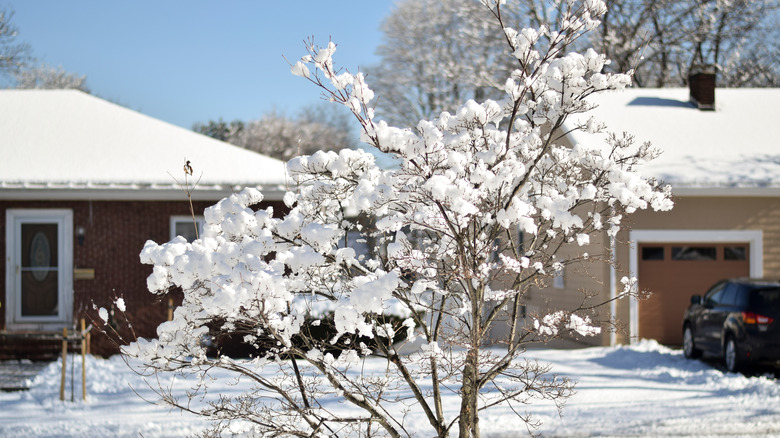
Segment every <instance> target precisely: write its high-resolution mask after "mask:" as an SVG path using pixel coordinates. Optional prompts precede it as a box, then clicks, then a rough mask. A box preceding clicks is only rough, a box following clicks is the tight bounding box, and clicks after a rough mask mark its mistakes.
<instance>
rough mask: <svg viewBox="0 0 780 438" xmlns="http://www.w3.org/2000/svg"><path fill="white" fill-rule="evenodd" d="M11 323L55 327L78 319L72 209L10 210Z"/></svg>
mask: <svg viewBox="0 0 780 438" xmlns="http://www.w3.org/2000/svg"><path fill="white" fill-rule="evenodd" d="M6 221H7V222H6V255H7V258H6V261H7V264H6V297H5V298H6V304H7V305H6V322H7V326H8V329H10V330H14V329H39V330H44V329H56V328H60V327H62V326H64V325H66V324H69V323H70V322H71V321H72V320H73V240H72V236H73V212H72V211H71V210H43V209H41V210H37V209H36V210H26V209H25V210H22V209H10V210H7V213H6Z"/></svg>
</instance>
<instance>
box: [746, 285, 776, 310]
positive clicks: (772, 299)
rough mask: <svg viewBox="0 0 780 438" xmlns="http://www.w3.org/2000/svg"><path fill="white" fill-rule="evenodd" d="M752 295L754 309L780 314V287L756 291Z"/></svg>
mask: <svg viewBox="0 0 780 438" xmlns="http://www.w3.org/2000/svg"><path fill="white" fill-rule="evenodd" d="M751 295H752V296H751V304H752V306H751V307H753V308H754V309H756V310H758V309H763V310H771V311H775V312H780V287H773V288H760V289H754V290H753V293H752V294H751Z"/></svg>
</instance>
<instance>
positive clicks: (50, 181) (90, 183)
mask: <svg viewBox="0 0 780 438" xmlns="http://www.w3.org/2000/svg"><path fill="white" fill-rule="evenodd" d="M0 153H2V159H0V199H2V198H5V199H9V198H12V199H28V198H41V197H43V196H56V197H59V198H62V197H72V198H76V199H82V198H89V199H128V198H133V199H179V198H181V197H182V195H183V193H182V191H181V188H180V187H179V185H178V184H177V182H176V181H175V180H174V178H176V179H178V180H179V181H180V182H184V171H183V166H184V163H185V160H189V161H190V163H191V166H192V168H193V176H192V177H189V180H190V181H193V180H194V179H197V178H200V182H199V183H198V186H197V188H196V190H195V193H194V195H193V197H194V198H195V199H213V198H218V197H220V196H224V195H225V194H229V193H231V192H232V191H234V190H236V189H237V188H240V187H246V186H261V187H262V189H263V192H264V193H266V198H279V197H280V193H281V191H282V189H283V188H284V184H285V182H286V178H285V176H286V173H285V165H284V163H283V162H282V161H279V160H276V159H273V158H270V157H267V156H264V155H260V154H257V153H254V152H251V151H248V150H245V149H242V148H239V147H236V146H233V145H230V144H227V143H224V142H221V141H218V140H215V139H212V138H210V137H206V136H204V135H201V134H198V133H195V132H192V131H189V130H187V129H184V128H181V127H178V126H174V125H171V124H169V123H166V122H163V121H161V120H158V119H155V118H152V117H149V116H146V115H144V114H141V113H138V112H136V111H132V110H129V109H127V108H124V107H122V106H119V105H116V104H113V103H110V102H107V101H105V100H103V99H100V98H97V97H95V96H92V95H89V94H86V93H83V92H81V91H77V90H0ZM44 194H45V195H44Z"/></svg>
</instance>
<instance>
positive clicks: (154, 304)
mask: <svg viewBox="0 0 780 438" xmlns="http://www.w3.org/2000/svg"><path fill="white" fill-rule="evenodd" d="M0 150H2V157H3V158H2V159H0V236H1V237H0V240H2V242H3V245H2V247H3V248H4V254H5V263H4V264H2V265H1V266H0V277H2V278H3V282H2V283H0V306H1V307H0V330H2V331H3V332H4V333H20V332H30V331H57V330H61V329H62V327H72V326H73V325H74V324H75V323H76V322H77V321H78V320H79V319H80V318H82V317H84V316H86V315H88V314H90V312H91V314H90V315H91V316H92V317H94V315H95V312H94V309H93V303H94V305H97V306H100V307H106V308H107V309H111V308H112V303H113V301H114V299H115V298H116V297H122V298H124V300H125V302H126V303H127V316H128V318H129V319H130V321H131V322H132V325H133V328H134V330H135V334H136V335H138V336H144V337H148V336H154V334H155V328H156V326H157V325H158V324H159V323H160V322H162V321H164V320H165V319H166V317H167V312H168V302H167V300H165V301H164V302H162V301H160V300H159V299H157V298H155V297H154V296H153V295H151V294H150V293H148V292H147V291H146V277H147V276H148V275H149V274H150V273H151V267H149V266H145V265H142V264H141V263H140V261H139V253H140V251H141V249H142V247H143V245H144V243H145V242H146V241H147V240H149V239H151V240H154V241H156V242H165V241H168V240H169V239H171V238H172V237H174V236H175V235H177V234H181V235H184V236H185V237H188V238H192V237H194V236H193V235H194V233H195V227H196V226H200V224H201V223H202V216H201V215H202V212H203V209H204V208H205V207H207V206H209V205H211V204H213V203H214V202H215V201H217V200H219V199H221V198H222V197H224V196H227V195H229V194H230V193H232V192H233V191H236V190H240V189H241V188H243V187H247V186H255V187H260V188H261V190H262V191H263V193H264V195H265V197H266V198H265V201H264V202H269V203H271V204H272V205H273V204H275V205H278V207H279V208H282V204H281V202H280V199H281V196H282V194H283V190H284V185H285V170H284V164H283V163H282V162H281V161H279V160H275V159H272V158H269V157H266V156H263V155H259V154H256V153H253V152H250V151H247V150H244V149H241V148H238V147H235V146H232V145H229V144H226V143H223V142H220V141H217V140H214V139H211V138H208V137H205V136H202V135H200V134H197V133H194V132H191V131H189V130H186V129H183V128H180V127H177V126H173V125H170V124H168V123H165V122H162V121H160V120H157V119H154V118H151V117H148V116H146V115H143V114H140V113H138V112H135V111H131V110H129V109H126V108H123V107H121V106H119V105H115V104H113V103H109V102H107V101H104V100H102V99H99V98H97V97H94V96H91V95H88V94H85V93H82V92H80V91H76V90H0ZM186 161H189V163H190V166H191V167H192V169H193V174H192V175H191V176H190V175H187V176H186V179H185V172H184V169H183V166H184V165H185V162H186ZM195 182H197V184H196V185H195ZM185 183H187V185H188V186H189V187H191V188H192V187H193V186H195V187H194V189H192V191H191V198H192V205H193V210H194V211H195V214H196V217H195V220H194V221H193V218H192V215H191V213H190V203H189V201H188V196H187V194H186V193H185V188H183V186H184V187H186V186H185ZM112 318H115V319H116V322H118V323H119V324H117V326H118V327H122V326H123V325H124V324H122V323H124V317H123V316H121V315H120V313H119V312H116V313H113V315H112ZM123 334H124V335H129V333H127V332H123ZM0 342H2V341H0ZM8 342H9V341H8V340H7V339H6V344H8ZM92 347H93V351H94V352H97V353H100V354H108V353H111V352H113V351H115V346H114V345H113V344H112V343H110V342H108V339H106V338H105V337H103V336H95V337H94V338H93V346H92ZM1 350H2V349H0V352H1Z"/></svg>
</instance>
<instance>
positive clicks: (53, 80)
mask: <svg viewBox="0 0 780 438" xmlns="http://www.w3.org/2000/svg"><path fill="white" fill-rule="evenodd" d="M13 77H14V79H15V80H16V88H27V89H29V88H37V89H49V90H52V89H57V90H62V89H77V90H81V91H84V92H85V93H89V92H90V90H89V88H88V87H87V76H86V75H78V74H76V73H70V72H67V71H65V69H63V68H62V67H52V66H50V65H46V64H43V63H41V64H38V65H35V66H31V67H25V68H22V69H20V70H19V71H17V72H15V73H14V74H13Z"/></svg>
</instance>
